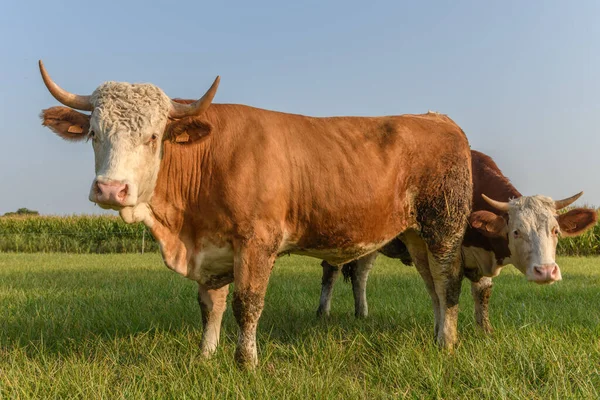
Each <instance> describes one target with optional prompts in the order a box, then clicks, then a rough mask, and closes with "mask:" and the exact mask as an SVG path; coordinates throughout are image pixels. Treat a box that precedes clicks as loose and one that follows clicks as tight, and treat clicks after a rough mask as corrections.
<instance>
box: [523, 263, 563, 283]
mask: <svg viewBox="0 0 600 400" xmlns="http://www.w3.org/2000/svg"><path fill="white" fill-rule="evenodd" d="M527 279H528V280H530V281H532V282H535V283H539V284H541V285H543V284H549V283H554V282H557V281H560V280H561V279H562V275H561V273H560V268H559V267H558V265H557V264H556V263H550V264H543V265H534V266H533V268H532V269H531V273H529V274H528V275H527Z"/></svg>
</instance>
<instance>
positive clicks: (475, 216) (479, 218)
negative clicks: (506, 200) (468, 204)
mask: <svg viewBox="0 0 600 400" xmlns="http://www.w3.org/2000/svg"><path fill="white" fill-rule="evenodd" d="M469 224H471V226H472V227H473V228H475V229H477V230H478V231H479V232H481V233H482V234H483V235H484V236H487V237H493V238H495V237H503V236H504V235H506V231H507V229H508V224H507V223H506V220H505V219H504V218H503V217H501V216H500V215H496V214H494V213H493V212H490V211H475V212H472V213H471V215H470V216H469Z"/></svg>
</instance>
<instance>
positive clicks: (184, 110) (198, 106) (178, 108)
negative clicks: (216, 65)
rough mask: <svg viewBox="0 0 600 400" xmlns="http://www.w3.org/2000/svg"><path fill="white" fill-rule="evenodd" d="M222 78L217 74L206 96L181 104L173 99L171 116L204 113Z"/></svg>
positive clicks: (179, 116)
mask: <svg viewBox="0 0 600 400" xmlns="http://www.w3.org/2000/svg"><path fill="white" fill-rule="evenodd" d="M220 80H221V78H220V77H219V76H217V77H216V78H215V81H214V82H213V84H212V85H211V87H210V88H209V89H208V90H207V92H206V93H205V94H204V96H202V98H201V99H200V100H197V101H195V102H193V103H192V104H181V103H176V102H174V101H173V100H171V112H170V113H169V116H170V117H171V118H183V117H193V116H194V115H200V114H202V113H203V112H204V111H206V109H207V108H208V107H209V106H210V103H212V101H213V98H214V97H215V94H217V88H218V87H219V81H220Z"/></svg>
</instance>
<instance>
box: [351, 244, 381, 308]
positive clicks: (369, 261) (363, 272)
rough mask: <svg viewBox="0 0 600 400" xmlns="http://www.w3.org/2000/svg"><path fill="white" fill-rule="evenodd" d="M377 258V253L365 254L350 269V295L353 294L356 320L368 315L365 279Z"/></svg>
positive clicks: (367, 277)
mask: <svg viewBox="0 0 600 400" xmlns="http://www.w3.org/2000/svg"><path fill="white" fill-rule="evenodd" d="M376 258H377V252H376V251H375V252H373V253H371V254H367V255H366V256H364V257H362V258H359V259H358V260H356V262H355V263H356V264H355V266H354V268H353V269H352V274H351V275H350V279H351V280H352V293H353V294H354V315H355V316H356V317H357V318H365V317H367V316H368V315H369V305H368V304H367V279H369V272H370V271H371V268H373V263H374V262H375V259H376Z"/></svg>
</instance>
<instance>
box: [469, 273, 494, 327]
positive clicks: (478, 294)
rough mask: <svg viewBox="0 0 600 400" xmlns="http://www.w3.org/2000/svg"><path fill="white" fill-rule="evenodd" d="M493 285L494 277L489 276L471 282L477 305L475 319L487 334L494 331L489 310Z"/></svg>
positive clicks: (474, 300)
mask: <svg viewBox="0 0 600 400" xmlns="http://www.w3.org/2000/svg"><path fill="white" fill-rule="evenodd" d="M493 286H494V283H493V282H492V278H489V277H487V276H484V277H482V278H481V279H480V280H479V282H471V294H472V295H473V303H474V305H475V321H476V322H477V325H478V326H479V327H480V328H481V330H482V331H483V332H484V333H487V334H491V333H493V332H494V328H492V324H491V323H490V315H489V312H488V305H489V303H490V296H491V295H492V287H493Z"/></svg>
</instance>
